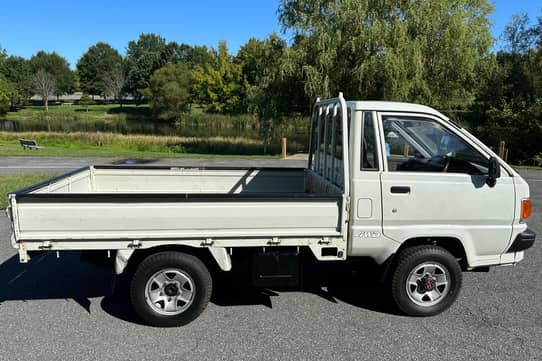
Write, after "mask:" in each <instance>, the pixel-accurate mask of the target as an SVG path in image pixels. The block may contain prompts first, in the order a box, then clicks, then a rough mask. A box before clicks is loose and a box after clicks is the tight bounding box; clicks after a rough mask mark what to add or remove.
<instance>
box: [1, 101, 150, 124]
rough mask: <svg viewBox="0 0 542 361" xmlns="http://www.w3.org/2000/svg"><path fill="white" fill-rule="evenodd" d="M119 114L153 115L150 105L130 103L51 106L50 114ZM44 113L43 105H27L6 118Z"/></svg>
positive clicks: (36, 116) (91, 116) (93, 116)
mask: <svg viewBox="0 0 542 361" xmlns="http://www.w3.org/2000/svg"><path fill="white" fill-rule="evenodd" d="M119 114H124V115H126V116H131V117H138V118H150V117H151V111H150V109H149V107H148V105H139V106H135V105H132V104H128V105H123V106H122V107H120V106H119V105H118V104H103V105H102V104H100V105H90V106H89V107H88V111H87V109H86V108H85V107H83V106H81V105H55V106H49V116H50V117H51V118H58V117H65V116H72V117H80V118H85V119H104V118H113V117H115V116H118V115H119ZM44 115H45V112H44V110H43V106H26V107H24V108H22V109H19V110H18V111H16V112H8V113H7V114H6V117H5V118H6V119H7V120H29V119H41V118H42V117H43V116H44Z"/></svg>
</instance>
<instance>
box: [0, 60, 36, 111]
mask: <svg viewBox="0 0 542 361" xmlns="http://www.w3.org/2000/svg"><path fill="white" fill-rule="evenodd" d="M0 74H2V75H3V76H4V78H5V79H6V80H7V81H8V82H10V83H11V84H12V85H13V88H14V91H13V92H11V96H10V103H11V105H10V107H11V109H15V108H16V107H17V106H18V105H19V106H20V105H23V104H25V103H26V101H27V100H28V98H30V96H32V70H31V69H30V64H29V62H28V60H26V59H24V58H21V57H20V56H13V55H12V56H9V57H7V58H6V59H5V60H4V62H3V64H2V65H0Z"/></svg>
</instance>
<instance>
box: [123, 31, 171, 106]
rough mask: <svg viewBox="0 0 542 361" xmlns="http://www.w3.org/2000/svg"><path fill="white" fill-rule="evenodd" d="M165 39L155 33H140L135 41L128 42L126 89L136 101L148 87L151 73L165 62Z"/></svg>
mask: <svg viewBox="0 0 542 361" xmlns="http://www.w3.org/2000/svg"><path fill="white" fill-rule="evenodd" d="M165 51H166V41H165V39H164V38H162V37H161V36H159V35H156V34H141V35H139V39H138V40H137V41H130V42H128V49H127V51H126V70H127V86H128V90H129V91H130V93H132V95H133V96H134V98H136V101H140V100H141V96H142V91H143V89H146V88H148V87H149V80H150V78H151V76H152V74H153V73H154V72H155V71H156V70H157V69H160V68H161V67H162V66H164V65H165V64H166V61H167V58H166V53H165Z"/></svg>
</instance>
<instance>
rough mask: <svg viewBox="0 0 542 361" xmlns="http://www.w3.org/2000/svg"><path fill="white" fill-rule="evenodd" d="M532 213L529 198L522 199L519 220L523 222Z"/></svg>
mask: <svg viewBox="0 0 542 361" xmlns="http://www.w3.org/2000/svg"><path fill="white" fill-rule="evenodd" d="M532 211H533V206H532V205H531V200H530V199H529V198H527V199H523V200H522V201H521V220H522V221H524V220H526V219H527V218H529V217H530V216H531V213H532Z"/></svg>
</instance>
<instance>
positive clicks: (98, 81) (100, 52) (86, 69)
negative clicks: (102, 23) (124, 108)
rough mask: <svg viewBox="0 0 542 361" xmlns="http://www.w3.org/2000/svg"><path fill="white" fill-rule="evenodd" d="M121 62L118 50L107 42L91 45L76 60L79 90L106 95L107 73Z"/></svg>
mask: <svg viewBox="0 0 542 361" xmlns="http://www.w3.org/2000/svg"><path fill="white" fill-rule="evenodd" d="M121 63H122V57H121V56H120V54H119V52H118V51H117V50H115V49H113V48H112V47H111V46H110V45H109V44H106V43H103V42H99V43H96V44H94V45H92V46H91V47H90V48H88V50H87V51H86V53H85V54H83V56H82V57H81V58H80V59H79V61H78V62H77V74H78V76H79V84H80V87H81V90H82V91H83V92H85V93H88V94H93V95H99V94H104V95H106V94H105V93H104V89H105V84H104V81H105V79H107V75H108V74H109V73H111V72H112V71H114V70H115V69H116V68H118V67H120V66H121ZM116 95H117V93H115V96H116ZM106 96H108V94H107V95H106Z"/></svg>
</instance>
